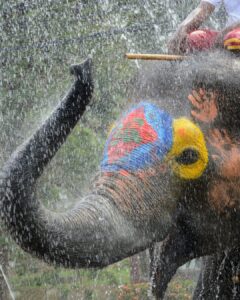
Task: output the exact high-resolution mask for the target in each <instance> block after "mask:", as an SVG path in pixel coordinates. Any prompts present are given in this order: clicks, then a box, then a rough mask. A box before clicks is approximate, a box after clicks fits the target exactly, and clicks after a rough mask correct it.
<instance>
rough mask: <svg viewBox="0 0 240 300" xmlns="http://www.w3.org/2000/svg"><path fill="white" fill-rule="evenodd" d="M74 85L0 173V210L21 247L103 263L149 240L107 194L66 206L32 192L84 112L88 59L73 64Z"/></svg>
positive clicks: (57, 259) (73, 262) (62, 260)
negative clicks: (46, 202) (52, 205)
mask: <svg viewBox="0 0 240 300" xmlns="http://www.w3.org/2000/svg"><path fill="white" fill-rule="evenodd" d="M72 71H73V73H74V74H75V76H76V80H75V83H74V84H73V87H72V88H71V90H70V91H69V92H68V94H67V95H66V97H65V98H64V99H63V100H62V101H61V103H60V105H59V106H58V107H57V108H56V109H55V111H54V112H53V113H52V115H51V116H50V117H49V118H48V119H47V120H46V121H45V122H44V123H43V125H42V126H41V127H40V128H39V129H38V130H37V131H36V133H35V134H34V135H33V136H32V137H31V138H30V139H29V140H28V141H26V142H25V143H24V144H23V145H22V146H21V147H20V148H19V149H17V151H16V152H15V153H14V154H13V155H12V156H11V157H10V159H9V161H8V162H7V163H6V164H5V166H4V168H3V169H2V171H1V173H0V201H1V202H0V211H1V216H2V219H3V221H4V223H5V224H6V226H7V228H8V229H9V231H10V232H11V234H12V236H13V238H14V239H15V240H16V242H17V243H18V244H19V245H20V246H21V247H22V248H24V249H25V250H27V251H29V252H31V253H33V254H35V255H37V256H38V257H40V258H43V259H44V260H46V261H51V262H53V263H55V264H61V265H64V266H71V267H91V266H92V267H102V266H105V265H108V264H110V263H113V262H115V261H118V260H120V259H122V258H124V257H126V256H129V255H132V254H134V253H135V252H137V251H140V250H142V249H144V248H146V247H147V246H148V245H149V240H150V238H149V239H148V238H146V239H144V237H142V235H141V234H140V231H139V230H136V229H134V227H133V226H132V224H131V221H130V219H129V220H126V218H124V217H123V216H122V213H120V211H119V208H118V207H117V206H116V204H115V203H113V201H112V199H111V198H110V197H108V192H106V189H111V188H110V187H104V186H103V188H102V192H101V188H99V189H98V190H99V191H100V192H98V193H97V192H96V190H94V189H93V192H92V194H90V195H88V196H87V197H85V198H84V199H82V200H81V201H79V202H78V205H77V206H76V207H75V208H74V209H72V210H71V211H69V212H66V213H63V214H56V213H53V212H50V211H48V210H46V209H45V208H44V207H43V206H42V205H41V204H40V203H39V202H38V201H37V200H36V197H35V186H36V182H37V179H38V178H39V177H40V175H41V174H42V172H43V170H44V167H45V166H46V165H47V163H48V162H49V161H50V160H51V158H52V157H53V156H54V154H55V153H56V152H57V150H58V149H59V147H60V146H61V145H62V143H63V142H64V141H65V139H66V138H67V136H68V134H69V133H70V132H71V130H72V129H73V128H74V126H75V125H76V123H77V122H78V120H79V119H80V117H81V116H82V115H83V113H84V111H85V109H86V106H87V104H88V103H89V101H90V99H91V95H92V90H93V84H92V78H91V61H90V60H87V61H85V62H84V63H83V64H82V65H78V66H74V67H73V68H72Z"/></svg>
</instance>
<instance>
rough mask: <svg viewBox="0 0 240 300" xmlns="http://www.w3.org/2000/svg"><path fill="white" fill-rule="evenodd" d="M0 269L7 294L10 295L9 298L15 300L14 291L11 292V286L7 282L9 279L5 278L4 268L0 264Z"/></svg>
mask: <svg viewBox="0 0 240 300" xmlns="http://www.w3.org/2000/svg"><path fill="white" fill-rule="evenodd" d="M0 271H1V272H2V275H3V278H4V280H5V282H6V286H7V288H8V291H9V295H10V296H11V299H12V300H15V296H14V293H13V291H12V288H11V286H10V283H9V281H8V278H7V276H6V274H5V272H4V270H3V267H2V265H0Z"/></svg>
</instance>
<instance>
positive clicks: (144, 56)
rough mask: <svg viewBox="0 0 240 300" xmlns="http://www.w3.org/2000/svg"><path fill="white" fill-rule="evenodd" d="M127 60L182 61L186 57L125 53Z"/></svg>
mask: <svg viewBox="0 0 240 300" xmlns="http://www.w3.org/2000/svg"><path fill="white" fill-rule="evenodd" d="M125 57H126V58H128V59H144V60H167V61H172V60H184V59H186V58H187V56H183V55H172V54H141V53H126V54H125Z"/></svg>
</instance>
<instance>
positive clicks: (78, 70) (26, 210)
mask: <svg viewBox="0 0 240 300" xmlns="http://www.w3.org/2000/svg"><path fill="white" fill-rule="evenodd" d="M72 71H73V73H74V74H75V76H76V80H75V83H74V85H73V87H72V88H71V90H70V91H69V93H68V94H67V95H66V97H65V98H64V99H63V100H62V101H61V102H60V104H59V106H58V107H57V108H56V109H55V110H54V112H53V113H52V115H51V116H50V117H49V118H48V119H47V120H46V121H45V122H44V123H43V124H42V125H41V127H40V128H39V129H38V130H37V131H36V132H35V133H34V134H33V136H32V137H30V138H29V139H28V140H27V141H26V142H25V143H24V144H23V145H21V146H20V147H19V148H18V149H17V150H16V151H15V152H14V153H13V154H12V156H11V157H10V159H9V160H8V161H7V162H6V164H5V165H4V167H3V169H2V170H1V173H0V211H1V216H2V219H3V221H4V223H5V224H6V226H7V228H8V229H9V231H10V233H11V234H12V236H13V238H14V239H15V240H16V242H17V243H18V244H19V245H20V246H21V247H22V248H23V249H25V250H26V251H28V252H30V253H33V254H34V255H36V256H38V257H40V258H42V259H44V260H46V261H48V262H53V263H55V264H60V265H64V266H69V267H103V266H106V265H109V264H111V263H114V262H116V261H119V260H121V259H123V258H125V257H128V256H130V255H133V254H134V253H137V252H139V251H141V250H144V249H146V248H148V247H149V246H151V245H152V244H153V243H154V242H155V241H161V240H163V239H164V238H165V237H166V235H167V234H168V232H169V230H170V228H172V227H173V226H176V220H177V219H179V218H182V219H184V222H185V224H186V226H189V227H190V228H191V230H192V231H193V232H196V233H197V234H198V235H199V236H201V237H202V240H203V241H204V242H205V244H206V245H207V244H209V245H210V244H211V245H212V244H214V243H215V242H216V239H215V238H214V236H215V233H216V230H215V231H214V232H213V230H212V229H214V228H215V229H216V227H217V225H219V224H220V223H221V222H220V221H219V217H218V215H217V214H216V213H215V212H214V209H212V208H211V206H210V205H209V194H208V187H209V184H210V183H211V182H212V181H213V178H214V174H216V172H217V171H215V169H214V168H213V166H212V163H213V162H212V153H211V147H209V144H208V142H207V140H206V139H205V137H204V133H203V132H204V131H203V130H202V129H201V128H200V127H199V126H198V125H197V124H196V123H194V122H193V121H192V120H191V118H186V117H178V118H174V117H173V116H171V115H170V114H169V113H168V112H167V111H165V110H162V109H161V108H159V106H158V105H156V104H153V103H150V102H141V103H139V104H137V105H135V106H133V107H132V108H131V109H130V110H129V111H127V112H126V113H125V114H123V116H122V117H121V118H120V120H119V121H118V122H116V124H115V126H114V128H113V129H112V131H111V133H110V135H109V137H108V139H107V142H106V145H105V150H104V155H103V160H102V163H101V166H100V172H99V174H98V176H97V177H96V180H95V181H94V183H93V184H92V186H91V188H90V190H91V192H90V193H89V194H88V195H86V196H85V197H83V198H82V199H80V200H79V201H78V203H77V205H76V206H75V207H74V208H73V209H71V210H70V211H67V212H65V213H54V212H51V211H49V210H47V209H46V208H45V207H43V205H42V204H41V203H40V202H39V201H38V200H37V199H36V196H35V186H36V183H37V179H38V178H39V177H40V176H41V174H42V172H43V170H44V168H45V166H46V165H47V163H48V162H49V161H50V160H51V158H52V157H53V156H54V154H55V153H56V152H57V150H58V149H59V147H60V146H61V145H62V143H63V142H64V140H65V139H66V138H67V136H68V134H69V133H70V132H71V130H72V129H73V127H74V126H75V125H76V123H77V122H78V120H79V119H80V117H81V116H82V115H83V113H84V111H85V108H86V106H87V105H88V103H89V101H90V99H91V95H92V91H93V84H92V78H91V61H90V60H87V61H85V62H84V63H83V64H82V65H78V66H74V67H73V68H72ZM182 216H183V217H182ZM203 223H204V224H205V225H204V226H203ZM209 226H211V227H209ZM203 227H205V229H206V230H205V233H206V234H202V228H203ZM210 229H211V230H212V231H211V230H210ZM209 238H211V239H212V240H213V243H209ZM206 248H208V247H206ZM210 248H211V247H209V248H208V251H209V252H211V251H212V250H211V249H212V248H211V249H210Z"/></svg>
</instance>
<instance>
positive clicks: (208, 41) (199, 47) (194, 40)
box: [187, 29, 219, 52]
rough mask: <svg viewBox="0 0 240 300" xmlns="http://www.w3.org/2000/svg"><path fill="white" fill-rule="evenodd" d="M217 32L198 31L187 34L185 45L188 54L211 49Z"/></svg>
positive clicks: (208, 30)
mask: <svg viewBox="0 0 240 300" xmlns="http://www.w3.org/2000/svg"><path fill="white" fill-rule="evenodd" d="M218 35H219V31H215V30H210V29H199V30H196V31H193V32H191V33H189V34H188V37H187V45H188V47H187V48H188V49H189V51H190V52H194V51H204V50H209V49H211V48H213V46H214V42H215V40H216V38H217V36H218Z"/></svg>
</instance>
